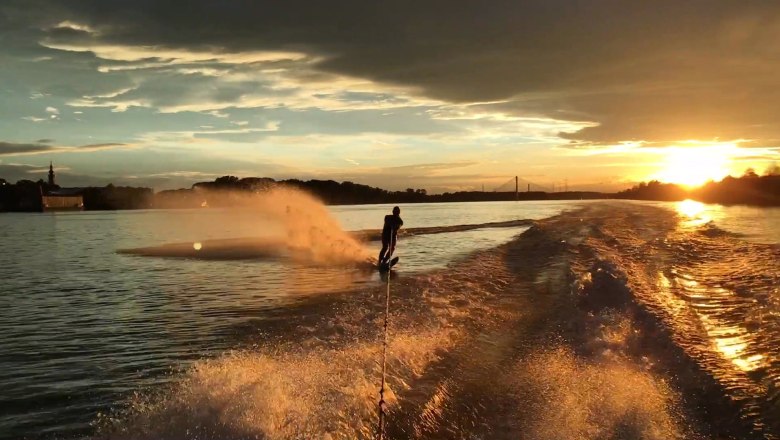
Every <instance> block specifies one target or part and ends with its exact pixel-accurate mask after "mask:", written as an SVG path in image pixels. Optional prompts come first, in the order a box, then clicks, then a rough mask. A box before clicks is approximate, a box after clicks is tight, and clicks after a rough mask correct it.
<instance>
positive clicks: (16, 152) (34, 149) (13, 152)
mask: <svg viewBox="0 0 780 440" xmlns="http://www.w3.org/2000/svg"><path fill="white" fill-rule="evenodd" d="M42 141H49V140H48V139H41V140H40V141H38V142H39V143H34V144H30V143H19V142H3V141H0V156H21V155H28V154H41V153H47V152H50V153H72V152H86V151H99V150H107V149H111V148H116V147H122V146H125V144H119V143H105V144H88V145H80V146H76V147H66V146H56V145H49V144H48V142H42Z"/></svg>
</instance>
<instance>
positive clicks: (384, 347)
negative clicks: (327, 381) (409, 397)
mask: <svg viewBox="0 0 780 440" xmlns="http://www.w3.org/2000/svg"><path fill="white" fill-rule="evenodd" d="M389 316H390V271H388V272H387V291H386V293H385V329H384V340H383V342H382V385H381V387H380V388H379V405H378V409H379V426H378V427H377V432H376V438H377V439H378V440H384V439H385V415H386V414H385V377H386V374H385V373H386V372H387V321H388V319H389Z"/></svg>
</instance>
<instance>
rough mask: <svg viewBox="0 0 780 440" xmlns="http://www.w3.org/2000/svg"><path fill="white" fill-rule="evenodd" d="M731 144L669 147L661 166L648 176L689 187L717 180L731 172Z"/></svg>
mask: <svg viewBox="0 0 780 440" xmlns="http://www.w3.org/2000/svg"><path fill="white" fill-rule="evenodd" d="M733 148H734V146H733V145H714V146H708V147H669V148H667V149H665V150H666V151H665V152H664V153H665V156H666V157H665V158H664V161H663V163H664V165H663V168H662V169H661V170H660V171H659V172H657V173H656V174H654V175H653V176H652V177H651V178H652V179H654V180H659V181H661V182H666V183H677V184H680V185H685V186H688V187H695V186H701V185H703V184H705V183H707V182H709V181H710V180H714V181H719V180H722V179H723V178H724V177H726V176H728V175H729V173H730V172H731V164H732V161H733V154H734V152H733V151H732V150H733Z"/></svg>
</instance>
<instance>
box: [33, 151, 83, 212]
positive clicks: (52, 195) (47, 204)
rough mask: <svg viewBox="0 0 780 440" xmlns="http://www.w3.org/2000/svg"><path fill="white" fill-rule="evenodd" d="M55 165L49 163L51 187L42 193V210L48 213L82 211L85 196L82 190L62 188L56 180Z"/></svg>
mask: <svg viewBox="0 0 780 440" xmlns="http://www.w3.org/2000/svg"><path fill="white" fill-rule="evenodd" d="M54 177H55V176H54V164H53V163H51V162H50V163H49V185H48V188H50V189H49V190H47V191H45V192H44V191H41V209H42V210H43V211H44V212H46V211H82V210H83V209H84V195H83V190H82V189H81V188H60V187H58V186H57V183H56V182H55V179H54Z"/></svg>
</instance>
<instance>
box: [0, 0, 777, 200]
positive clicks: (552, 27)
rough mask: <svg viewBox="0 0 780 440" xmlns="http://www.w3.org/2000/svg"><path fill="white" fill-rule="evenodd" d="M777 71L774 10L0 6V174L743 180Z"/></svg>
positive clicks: (759, 142) (547, 0) (512, 4)
mask: <svg viewBox="0 0 780 440" xmlns="http://www.w3.org/2000/svg"><path fill="white" fill-rule="evenodd" d="M778 71H780V2H772V1H752V0H743V1H739V2H735V1H725V0H724V1H720V0H691V1H679V0H675V1H666V0H653V1H649V0H635V1H627V0H626V1H624V0H621V1H617V0H601V1H590V2H588V1H575V0H536V1H517V0H509V1H492V2H487V3H483V2H475V1H470V0H468V1H467V0H449V1H388V2H368V1H365V0H351V1H332V2H320V1H283V2H279V1H254V2H250V1H243V0H241V1H239V0H223V1H219V2H215V1H207V0H187V1H183V0H182V1H172V0H171V1H165V0H135V1H125V0H110V1H108V0H82V1H77V2H76V1H73V2H69V1H55V0H3V1H2V2H0V177H4V178H6V179H8V180H11V181H15V180H18V179H22V178H30V179H37V178H39V177H43V176H44V173H45V170H46V168H47V167H48V164H49V161H50V160H51V161H54V163H55V165H56V166H57V169H58V176H59V183H61V184H62V185H66V186H68V185H70V186H76V185H86V184H97V185H104V184H106V183H108V182H113V183H115V184H129V185H137V186H140V185H143V186H153V187H156V188H158V189H160V188H171V187H181V186H189V185H190V184H191V183H193V182H196V181H202V180H212V179H213V178H215V177H218V176H221V175H225V174H233V175H238V176H269V177H275V178H291V177H296V178H305V179H308V178H332V179H336V180H352V181H355V182H359V183H365V184H370V185H376V186H381V187H385V188H393V189H402V188H406V187H414V188H426V189H428V190H429V191H430V192H441V191H452V190H460V189H477V188H480V187H481V185H483V184H484V185H485V188H486V189H492V188H493V187H495V186H497V185H500V184H501V183H504V182H505V181H507V180H508V179H509V178H510V177H511V176H514V175H520V177H521V178H524V179H525V180H527V181H531V182H535V183H537V184H540V185H542V186H544V187H546V188H550V187H551V186H552V184H556V185H561V184H562V183H563V182H564V180H567V181H568V183H569V186H570V187H571V188H573V189H598V190H614V189H619V188H622V187H625V186H628V185H629V184H631V183H632V182H636V181H638V180H642V179H648V178H658V177H659V176H660V177H661V178H664V177H668V178H669V179H670V180H674V179H675V177H674V176H678V175H680V174H681V173H685V172H687V168H686V167H687V166H689V167H690V168H691V169H693V168H696V167H709V168H707V169H706V170H704V171H703V172H702V173H703V174H702V177H707V176H716V175H719V174H718V173H720V174H723V173H726V172H730V173H734V174H739V173H742V172H743V171H744V169H745V168H747V167H754V168H756V169H757V170H758V171H759V172H760V171H763V169H764V168H766V167H768V166H769V165H770V164H771V163H773V162H775V161H777V159H780V117H778V109H780V87H778V86H779V85H780V80H778V78H780V76H779V75H778ZM675 167H676V168H675ZM677 168H680V169H677ZM716 169H717V170H716ZM716 171H717V172H716ZM670 176H671V177H670ZM721 177H722V175H721Z"/></svg>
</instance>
